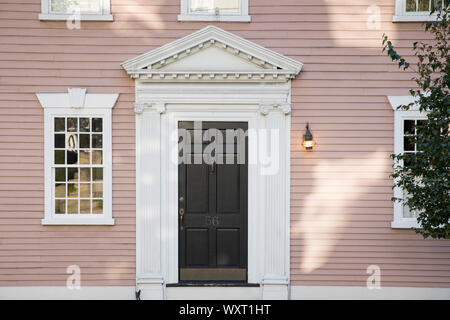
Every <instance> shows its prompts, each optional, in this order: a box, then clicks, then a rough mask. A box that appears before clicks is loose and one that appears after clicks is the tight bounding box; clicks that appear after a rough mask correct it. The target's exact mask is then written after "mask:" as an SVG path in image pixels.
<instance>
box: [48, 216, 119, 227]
mask: <svg viewBox="0 0 450 320" xmlns="http://www.w3.org/2000/svg"><path fill="white" fill-rule="evenodd" d="M41 223H42V225H44V226H91V225H92V226H113V225H114V224H115V222H114V219H112V218H103V217H102V218H72V217H70V218H53V219H42V220H41Z"/></svg>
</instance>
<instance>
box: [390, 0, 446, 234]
mask: <svg viewBox="0 0 450 320" xmlns="http://www.w3.org/2000/svg"><path fill="white" fill-rule="evenodd" d="M431 14H433V15H436V20H435V21H433V22H429V23H426V24H425V31H426V32H428V33H430V34H431V35H432V40H430V43H425V42H422V41H418V42H414V44H413V52H414V55H415V57H416V59H417V62H415V63H409V62H407V61H406V59H404V58H403V57H402V56H401V55H400V54H399V53H398V52H397V51H396V49H395V48H394V45H393V44H392V42H391V41H390V40H389V39H388V37H387V36H386V35H383V42H382V43H383V52H386V53H387V55H388V56H389V57H390V58H391V59H392V61H395V62H397V64H398V67H399V68H400V69H402V70H411V71H413V72H414V73H415V76H414V78H413V80H414V81H415V82H416V84H417V88H415V89H412V90H410V94H411V96H413V97H414V100H415V101H416V104H417V105H418V108H419V111H421V112H423V113H424V114H426V116H427V121H421V122H420V125H419V124H417V125H415V127H416V128H415V129H416V130H415V132H417V134H415V135H414V136H411V137H410V142H411V143H414V144H416V146H417V150H418V151H417V152H415V153H402V154H393V155H392V158H393V159H394V165H393V169H394V173H393V175H392V177H393V178H394V187H399V188H401V189H402V190H403V193H404V194H405V195H406V196H404V197H403V199H398V198H393V200H394V201H400V202H402V203H403V205H406V206H408V207H409V209H410V210H411V211H413V212H415V213H416V216H417V220H418V222H419V224H420V225H421V228H418V229H415V230H416V232H417V233H420V234H422V235H423V236H424V237H425V238H427V237H432V238H437V239H439V238H444V239H450V223H449V221H450V186H449V169H450V161H449V159H450V152H449V150H450V139H449V125H450V122H449V116H450V91H449V86H450V56H449V50H450V48H449V44H450V5H447V6H446V7H443V8H435V9H434V10H433V12H432V13H431ZM412 106H413V104H409V105H402V106H400V107H399V108H398V109H399V110H409V109H410V108H411V107H412ZM418 123H419V122H418Z"/></svg>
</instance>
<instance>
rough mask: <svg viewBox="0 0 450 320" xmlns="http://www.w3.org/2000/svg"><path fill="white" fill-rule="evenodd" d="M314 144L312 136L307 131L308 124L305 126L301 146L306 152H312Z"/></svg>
mask: <svg viewBox="0 0 450 320" xmlns="http://www.w3.org/2000/svg"><path fill="white" fill-rule="evenodd" d="M314 145H315V142H314V140H313V135H312V133H311V131H309V123H307V124H306V132H305V134H304V135H303V146H304V147H305V149H306V150H312V148H313V147H314Z"/></svg>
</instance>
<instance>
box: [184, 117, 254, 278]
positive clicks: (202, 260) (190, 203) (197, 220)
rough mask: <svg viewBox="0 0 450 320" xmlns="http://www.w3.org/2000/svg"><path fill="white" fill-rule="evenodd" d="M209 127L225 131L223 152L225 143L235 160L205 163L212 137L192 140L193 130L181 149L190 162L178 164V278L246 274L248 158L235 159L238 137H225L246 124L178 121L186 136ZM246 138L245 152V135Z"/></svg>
mask: <svg viewBox="0 0 450 320" xmlns="http://www.w3.org/2000/svg"><path fill="white" fill-rule="evenodd" d="M211 128H215V129H219V130H220V131H221V132H222V133H223V139H224V148H223V152H225V151H226V147H225V144H228V145H231V146H233V152H232V154H229V155H228V157H229V160H230V159H231V160H233V161H234V163H221V162H218V163H214V164H211V163H210V162H208V163H205V161H204V157H203V151H204V150H205V147H207V146H208V145H209V144H210V140H209V141H203V142H199V141H195V140H194V136H193V135H192V136H191V139H190V146H189V148H186V149H184V150H185V151H186V152H187V153H186V154H183V158H184V159H190V160H191V161H190V162H188V163H186V162H183V163H181V164H179V166H178V175H179V177H178V190H179V268H180V270H179V271H180V272H179V279H180V282H183V281H240V282H242V281H246V279H247V179H248V178H247V163H237V159H238V154H237V151H238V150H239V148H238V139H235V138H233V139H229V140H230V141H227V139H226V134H225V130H227V129H232V130H236V129H240V130H241V131H243V130H247V123H238V122H202V130H199V129H197V128H196V130H194V123H193V122H179V129H180V130H182V129H183V130H184V129H185V130H187V133H186V132H184V133H183V134H184V135H186V134H189V132H190V133H191V134H193V133H194V132H195V133H196V134H199V133H201V134H199V136H201V135H203V134H204V133H205V131H206V130H208V129H211ZM180 135H181V131H180ZM180 141H181V140H180ZM186 141H189V139H187V140H186ZM239 142H240V143H242V140H240V141H239ZM244 143H245V148H244V149H242V148H241V150H244V151H245V153H247V139H246V138H245V141H244ZM220 153H221V152H220ZM242 158H244V159H247V154H245V156H244V157H242ZM242 158H241V159H242ZM224 162H225V158H224Z"/></svg>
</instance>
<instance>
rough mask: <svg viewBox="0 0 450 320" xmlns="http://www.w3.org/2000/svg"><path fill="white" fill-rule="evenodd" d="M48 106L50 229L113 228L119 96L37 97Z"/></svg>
mask: <svg viewBox="0 0 450 320" xmlns="http://www.w3.org/2000/svg"><path fill="white" fill-rule="evenodd" d="M36 95H37V97H38V99H39V102H40V103H41V105H42V107H43V108H44V138H45V143H44V164H45V166H44V172H45V216H44V219H42V224H44V225H113V224H114V219H113V217H112V216H113V213H112V210H113V208H112V128H111V126H112V109H113V108H114V105H115V103H116V101H117V99H118V96H119V95H118V94H114V93H113V94H106V93H102V94H97V93H86V89H83V88H69V89H68V91H67V93H37V94H36Z"/></svg>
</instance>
